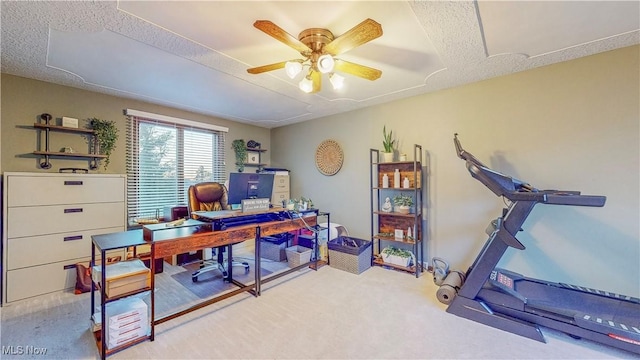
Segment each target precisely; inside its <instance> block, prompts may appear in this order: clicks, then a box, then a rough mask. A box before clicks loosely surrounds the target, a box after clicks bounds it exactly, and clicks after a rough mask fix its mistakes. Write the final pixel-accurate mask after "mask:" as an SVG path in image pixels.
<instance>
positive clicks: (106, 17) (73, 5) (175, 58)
mask: <svg viewBox="0 0 640 360" xmlns="http://www.w3.org/2000/svg"><path fill="white" fill-rule="evenodd" d="M1 6H2V7H1V15H2V22H1V23H0V26H1V30H2V33H1V36H2V37H1V38H0V40H1V51H2V53H1V55H2V72H3V73H8V74H13V75H18V76H23V77H28V78H33V79H38V80H43V81H48V82H53V83H58V84H62V85H67V86H73V87H77V88H82V89H87V90H91V91H97V92H102V93H106V94H111V95H116V96H120V97H125V98H133V99H139V100H144V101H148V102H152V103H157V104H162V105H166V106H171V107H174V108H179V109H185V110H189V111H193V112H198V113H203V114H207V115H212V116H216V117H221V118H225V119H228V120H232V121H238V122H243V123H248V124H253V125H257V126H261V127H265V128H274V127H278V126H283V125H287V124H292V123H296V122H301V121H307V120H311V119H315V118H319V117H323V116H327V115H332V114H337V113H341V112H346V111H351V110H354V109H358V108H362V107H366V106H371V105H375V104H380V103H384V102H388V101H392V100H397V99H401V98H406V97H410V96H415V95H419V94H424V93H427V92H431V91H436V90H440V89H444V88H450V87H454V86H458V85H462V84H466V83H471V82H475V81H479V80H484V79H488V78H492V77H496V76H501V75H506V74H510V73H514V72H518V71H522V70H527V69H531V68H535V67H538V66H543V65H548V64H552V63H556V62H561V61H566V60H571V59H575V58H579V57H583V56H587V55H592V54H596V53H599V52H603V51H608V50H612V49H616V48H620V47H625V46H630V45H634V44H640V2H638V1H621V2H614V1H584V2H583V1H566V2H558V1H497V2H493V1H480V2H467V1H455V2H444V1H386V2H381V1H336V2H329V1H291V2H286V1H246V2H245V1H193V2H191V1H96V2H89V1H81V2H75V1H74V2H67V1H6V0H2V4H1ZM366 18H371V19H373V20H375V21H377V22H378V23H380V24H381V25H382V29H383V35H382V36H381V37H379V38H377V39H375V40H373V41H371V42H369V43H366V44H364V45H362V46H361V47H358V48H355V49H352V50H350V51H348V52H346V53H344V54H342V55H340V58H342V59H344V60H347V61H350V62H356V63H360V64H362V65H366V66H369V67H373V68H377V69H379V70H381V71H382V77H381V78H380V79H378V80H376V81H369V80H364V79H361V78H358V77H354V76H350V75H348V74H345V75H344V77H345V78H346V81H345V83H346V86H345V88H343V89H342V90H340V91H335V90H333V89H332V88H331V86H330V84H329V82H328V80H327V78H323V89H322V91H320V92H319V93H316V94H305V93H303V92H302V91H300V90H299V89H298V86H297V83H298V81H299V80H300V79H295V80H290V79H289V78H288V77H287V76H286V75H285V74H284V69H281V70H276V71H272V72H268V73H263V74H259V75H251V74H248V73H247V71H246V69H247V68H250V67H256V66H261V65H266V64H271V63H276V62H280V61H285V60H290V59H295V58H300V54H299V53H297V52H296V51H295V50H293V49H292V48H290V47H288V46H286V45H285V44H283V43H281V42H279V41H277V40H275V39H273V38H271V37H270V36H268V35H266V34H265V33H263V32H262V31H259V30H257V29H256V28H254V27H253V23H254V21H256V20H271V21H272V22H274V23H275V24H276V25H278V26H280V27H281V28H282V29H284V30H285V31H286V32H288V33H289V34H291V35H293V36H294V37H296V38H297V36H298V33H299V32H300V31H302V30H304V29H307V28H312V27H321V28H326V29H329V30H330V31H331V32H332V33H333V34H334V35H335V36H336V37H337V36H339V35H341V34H343V33H344V32H346V31H347V30H349V29H350V28H352V27H353V26H355V25H356V24H358V23H360V22H361V21H363V20H364V19H366Z"/></svg>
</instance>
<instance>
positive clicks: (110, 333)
mask: <svg viewBox="0 0 640 360" xmlns="http://www.w3.org/2000/svg"><path fill="white" fill-rule="evenodd" d="M105 311H106V315H107V316H106V318H107V326H106V328H105V331H106V334H105V337H106V339H107V348H109V349H113V348H115V347H118V346H120V345H124V344H126V343H128V342H130V341H132V340H135V339H138V338H140V337H144V336H147V335H149V333H150V328H151V327H150V324H149V307H148V306H147V303H145V302H144V301H143V300H142V299H140V298H137V297H131V298H125V299H121V300H118V301H115V302H111V303H108V304H107V305H106V306H105Z"/></svg>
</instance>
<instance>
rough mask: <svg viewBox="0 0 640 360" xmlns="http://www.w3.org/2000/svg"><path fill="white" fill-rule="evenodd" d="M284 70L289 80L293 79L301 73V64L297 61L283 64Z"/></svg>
mask: <svg viewBox="0 0 640 360" xmlns="http://www.w3.org/2000/svg"><path fill="white" fill-rule="evenodd" d="M284 70H285V72H286V73H287V76H288V77H289V78H290V79H293V78H295V77H296V76H298V74H300V72H301V71H302V63H300V62H299V61H287V63H286V64H284Z"/></svg>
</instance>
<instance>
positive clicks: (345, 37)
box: [247, 19, 382, 93]
mask: <svg viewBox="0 0 640 360" xmlns="http://www.w3.org/2000/svg"><path fill="white" fill-rule="evenodd" d="M253 26H254V27H256V28H257V29H258V30H261V31H263V32H264V33H266V34H267V35H269V36H271V37H273V38H274V39H276V40H279V41H281V42H283V43H284V44H286V45H289V46H290V47H292V48H294V49H295V50H297V51H298V52H300V54H301V55H302V57H303V58H304V59H293V60H288V61H282V62H278V63H275V64H269V65H263V66H258V67H254V68H250V69H247V72H249V73H250V74H261V73H263V72H267V71H273V70H278V69H282V68H285V71H286V73H287V75H288V76H289V77H290V78H291V79H293V78H295V77H296V75H298V74H299V73H300V72H301V71H302V70H303V67H304V66H308V67H309V71H308V72H307V75H305V77H304V78H303V79H302V81H300V84H299V86H300V89H301V90H302V91H304V92H307V93H315V92H318V91H320V88H321V78H322V77H321V75H322V74H323V73H328V74H329V80H330V81H331V84H332V85H333V87H334V88H339V87H341V85H342V82H343V81H344V78H343V77H342V76H340V75H339V74H337V73H335V71H339V72H344V73H347V74H351V75H355V76H358V77H361V78H363V79H367V80H376V79H378V78H379V77H380V76H381V75H382V71H380V70H378V69H374V68H370V67H367V66H364V65H360V64H356V63H352V62H348V61H345V60H341V59H337V58H335V57H334V56H337V55H340V54H342V53H345V52H347V51H349V50H351V49H353V48H355V47H358V46H360V45H363V44H366V43H367V42H369V41H371V40H373V39H376V38H378V37H380V36H381V35H382V26H381V25H380V24H379V23H377V22H376V21H374V20H372V19H366V20H364V21H363V22H361V23H360V24H358V25H356V26H354V27H353V28H351V29H350V30H349V31H347V32H346V33H344V34H342V35H340V36H338V37H334V36H333V34H332V33H331V31H329V30H327V29H321V28H310V29H306V30H303V31H302V32H300V34H299V35H298V38H297V39H296V38H295V37H293V36H292V35H290V34H289V33H287V32H286V31H284V30H283V29H282V28H280V27H279V26H278V25H276V24H274V23H273V22H271V21H269V20H257V21H256V22H255V23H254V24H253Z"/></svg>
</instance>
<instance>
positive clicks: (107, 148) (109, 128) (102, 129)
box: [87, 118, 118, 170]
mask: <svg viewBox="0 0 640 360" xmlns="http://www.w3.org/2000/svg"><path fill="white" fill-rule="evenodd" d="M87 125H88V126H87V127H88V128H89V129H91V130H93V132H94V136H93V142H92V144H91V145H92V146H93V151H94V153H96V154H101V155H106V156H107V157H106V158H105V159H104V168H105V170H106V168H107V166H109V162H110V160H109V157H110V156H111V152H113V149H115V148H116V143H117V141H118V128H117V127H116V123H115V121H111V120H102V119H98V118H90V119H88V124H87Z"/></svg>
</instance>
